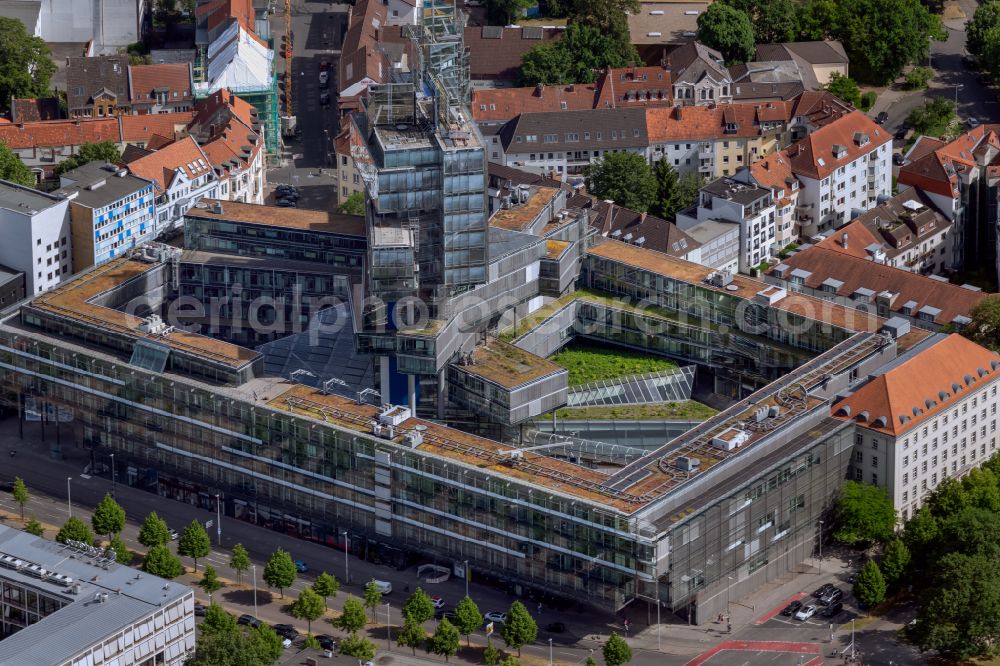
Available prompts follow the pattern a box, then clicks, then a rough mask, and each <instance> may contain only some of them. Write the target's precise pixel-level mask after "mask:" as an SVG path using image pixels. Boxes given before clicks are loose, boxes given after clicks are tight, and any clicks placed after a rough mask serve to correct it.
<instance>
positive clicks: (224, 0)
mask: <svg viewBox="0 0 1000 666" xmlns="http://www.w3.org/2000/svg"><path fill="white" fill-rule="evenodd" d="M194 14H195V16H196V17H198V18H203V17H206V16H207V17H208V23H207V27H208V29H209V30H213V29H214V28H216V27H218V26H219V25H221V24H223V23H225V22H226V21H228V20H229V19H236V20H237V21H239V22H240V23H242V24H243V26H244V27H247V26H249V30H250V32H253V27H254V20H255V14H254V9H253V0H214V1H213V2H209V3H206V4H204V5H201V6H200V7H198V8H197V9H195V11H194Z"/></svg>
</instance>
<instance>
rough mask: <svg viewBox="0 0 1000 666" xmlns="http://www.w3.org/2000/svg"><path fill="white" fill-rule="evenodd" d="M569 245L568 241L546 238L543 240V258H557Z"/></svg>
mask: <svg viewBox="0 0 1000 666" xmlns="http://www.w3.org/2000/svg"><path fill="white" fill-rule="evenodd" d="M569 246H570V243H569V241H561V240H551V239H550V240H547V241H545V258H546V259H558V258H559V257H561V256H562V255H563V253H564V252H565V251H566V248H568V247H569Z"/></svg>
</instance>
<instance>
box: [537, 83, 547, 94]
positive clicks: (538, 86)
mask: <svg viewBox="0 0 1000 666" xmlns="http://www.w3.org/2000/svg"><path fill="white" fill-rule="evenodd" d="M544 90H545V86H543V85H542V84H541V83H537V84H535V97H541V96H542V91H544Z"/></svg>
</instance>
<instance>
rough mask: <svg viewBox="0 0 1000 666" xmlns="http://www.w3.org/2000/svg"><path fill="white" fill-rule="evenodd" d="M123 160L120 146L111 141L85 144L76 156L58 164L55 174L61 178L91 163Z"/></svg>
mask: <svg viewBox="0 0 1000 666" xmlns="http://www.w3.org/2000/svg"><path fill="white" fill-rule="evenodd" d="M121 158H122V153H121V151H120V150H118V145H117V144H115V143H112V142H111V141H101V142H100V143H85V144H83V145H81V146H80V149H79V150H77V151H76V155H73V156H71V157H67V158H66V159H64V160H63V161H62V162H60V163H59V164H57V165H56V168H55V172H56V175H57V176H59V175H62V174H64V173H66V172H67V171H72V170H73V169H75V168H77V167H81V166H83V165H84V164H87V163H89V162H118V161H119V160H121Z"/></svg>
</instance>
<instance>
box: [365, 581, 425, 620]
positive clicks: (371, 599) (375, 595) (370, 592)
mask: <svg viewBox="0 0 1000 666" xmlns="http://www.w3.org/2000/svg"><path fill="white" fill-rule="evenodd" d="M381 603H382V591H381V590H380V589H378V585H377V584H376V583H375V579H374V578H373V579H371V580H370V581H368V584H367V585H365V608H367V609H368V610H370V611H371V612H372V622H374V621H375V612H376V610H377V609H378V607H379V605H381ZM432 615H433V613H432Z"/></svg>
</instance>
